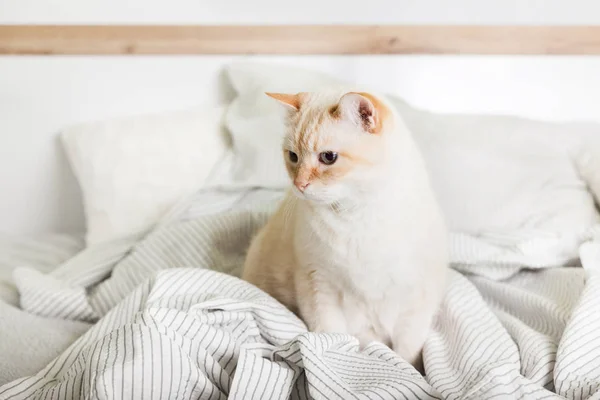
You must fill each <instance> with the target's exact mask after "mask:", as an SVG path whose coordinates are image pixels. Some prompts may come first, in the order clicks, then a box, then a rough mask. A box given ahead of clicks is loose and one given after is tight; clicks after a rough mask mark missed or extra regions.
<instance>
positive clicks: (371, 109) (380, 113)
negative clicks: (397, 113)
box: [332, 92, 387, 133]
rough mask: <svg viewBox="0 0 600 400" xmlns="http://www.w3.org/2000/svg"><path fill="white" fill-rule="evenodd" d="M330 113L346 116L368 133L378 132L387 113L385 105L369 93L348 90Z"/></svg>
mask: <svg viewBox="0 0 600 400" xmlns="http://www.w3.org/2000/svg"><path fill="white" fill-rule="evenodd" d="M332 114H333V115H334V116H336V117H341V118H347V119H348V120H350V121H352V122H354V123H355V124H357V125H359V126H361V127H362V128H363V129H364V130H365V131H366V132H368V133H380V132H381V129H382V122H383V118H385V116H386V115H387V107H386V106H385V105H384V104H383V103H382V102H381V101H379V100H378V99H377V98H376V97H375V96H373V95H371V94H369V93H364V92H349V93H346V94H345V95H343V96H342V97H341V98H340V102H339V104H338V106H337V107H336V108H335V109H333V110H332Z"/></svg>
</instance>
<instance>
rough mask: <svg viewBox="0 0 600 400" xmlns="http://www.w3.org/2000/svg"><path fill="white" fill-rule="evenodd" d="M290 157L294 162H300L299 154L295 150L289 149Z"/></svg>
mask: <svg viewBox="0 0 600 400" xmlns="http://www.w3.org/2000/svg"><path fill="white" fill-rule="evenodd" d="M288 157H289V158H290V161H291V162H293V163H294V164H295V163H297V162H298V154H296V153H294V152H293V151H288Z"/></svg>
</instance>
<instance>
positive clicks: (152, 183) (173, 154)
mask: <svg viewBox="0 0 600 400" xmlns="http://www.w3.org/2000/svg"><path fill="white" fill-rule="evenodd" d="M224 111H225V108H224V107H214V108H213V107H211V108H203V109H199V110H187V111H179V112H172V113H164V114H155V115H146V116H137V117H128V118H122V119H117V120H111V121H105V122H97V123H90V124H83V125H79V126H73V127H71V128H68V129H66V130H65V131H64V132H62V134H61V137H62V142H63V145H64V148H65V150H66V153H67V157H68V159H69V162H70V164H71V167H72V169H73V171H74V173H75V176H76V177H77V180H78V181H79V185H80V186H81V189H82V193H83V203H84V209H85V216H86V223H87V234H86V241H87V243H88V245H89V244H94V243H98V242H103V241H107V240H111V239H115V238H117V237H121V236H126V235H130V234H135V233H138V232H140V231H144V230H147V229H149V228H150V227H152V226H153V225H154V224H155V223H156V222H157V220H158V219H159V218H160V217H161V216H162V215H163V214H164V213H165V212H166V211H167V210H168V209H169V208H170V207H171V206H172V205H173V204H174V203H175V202H176V201H177V200H178V199H179V198H181V197H182V196H186V195H189V194H191V193H193V192H194V191H195V190H197V189H198V188H199V187H201V186H202V185H203V183H204V182H205V181H206V179H207V178H208V177H209V175H210V173H211V170H212V169H213V167H214V166H215V164H216V163H217V161H218V160H219V159H220V157H222V155H223V154H224V153H225V152H226V150H227V148H228V145H227V137H226V135H225V133H224V127H223V123H222V118H223V115H224Z"/></svg>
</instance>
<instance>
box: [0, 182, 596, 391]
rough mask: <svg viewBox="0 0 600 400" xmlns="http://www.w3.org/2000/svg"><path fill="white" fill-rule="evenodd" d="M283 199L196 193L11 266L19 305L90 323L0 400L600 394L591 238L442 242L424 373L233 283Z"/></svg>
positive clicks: (258, 193) (253, 192)
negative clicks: (166, 210)
mask: <svg viewBox="0 0 600 400" xmlns="http://www.w3.org/2000/svg"><path fill="white" fill-rule="evenodd" d="M280 198H281V193H280V192H278V191H276V190H267V189H256V188H254V189H247V188H246V189H214V190H207V191H203V192H200V193H199V194H197V195H196V196H195V197H194V199H192V201H191V202H188V203H187V204H185V205H182V206H181V207H179V209H178V210H176V212H174V213H172V214H171V215H170V216H168V217H167V218H166V219H165V221H163V222H162V223H161V224H159V226H157V227H156V228H155V229H154V230H153V231H152V232H150V233H149V234H147V235H144V236H143V237H132V238H126V239H123V240H120V241H118V242H113V243H109V244H105V245H101V246H96V247H93V248H89V249H87V250H85V251H83V252H81V253H80V254H79V255H78V256H76V257H75V258H73V259H71V260H69V261H68V262H66V263H65V264H63V265H62V266H61V267H59V268H58V269H56V270H55V271H53V272H52V273H50V274H47V275H44V274H41V273H39V272H37V271H34V270H29V269H25V268H21V269H19V270H17V271H16V273H15V282H16V284H17V286H18V288H19V291H20V293H21V303H22V307H24V308H25V309H26V310H28V311H30V312H32V313H35V314H39V315H43V316H49V317H55V318H62V319H73V320H82V321H90V322H95V324H94V326H93V327H92V328H90V330H89V331H87V332H86V333H85V334H83V335H82V336H81V337H80V338H79V339H78V340H77V341H76V342H75V343H73V345H72V346H70V347H69V348H68V349H67V350H66V351H65V352H64V353H63V354H61V355H60V356H59V357H57V358H56V359H55V360H53V361H52V362H51V363H50V364H49V365H47V366H46V367H45V368H44V369H42V370H41V371H40V372H39V373H37V374H35V375H33V376H28V377H24V378H21V379H19V380H16V381H13V382H11V383H8V384H6V385H4V386H2V387H0V399H30V398H37V399H72V398H94V399H226V398H231V399H288V398H291V399H313V398H314V399H373V400H374V399H517V398H524V399H541V398H544V399H551V398H552V399H554V398H556V399H559V398H568V399H599V398H600V333H599V332H600V234H599V232H600V230H598V229H593V230H591V231H590V232H586V233H585V234H577V235H566V234H563V235H559V234H548V233H543V232H519V233H510V234H507V233H497V232H496V233H490V234H483V235H479V236H477V237H475V236H468V235H463V234H453V235H451V254H452V267H453V270H452V272H451V279H450V281H449V284H448V288H447V293H446V296H445V298H444V301H443V304H442V306H441V308H440V310H439V313H438V315H437V317H436V320H435V324H434V326H433V327H432V331H431V333H430V335H429V337H428V338H427V341H426V343H425V348H424V363H425V371H426V376H421V375H420V374H419V373H417V372H416V371H415V370H414V369H413V368H412V367H411V366H410V365H409V364H408V363H406V362H405V361H404V360H402V359H400V358H399V357H398V356H396V355H395V354H394V353H393V352H392V351H391V350H390V349H389V348H387V347H385V346H384V345H382V344H379V343H373V344H371V345H370V346H368V347H367V348H365V349H363V350H359V348H358V342H357V341H356V339H354V338H352V337H350V336H347V335H341V334H314V333H310V332H307V330H306V327H305V325H304V324H303V323H302V321H300V320H299V319H298V318H296V317H295V316H294V314H292V313H290V312H289V311H288V310H287V309H285V308H284V307H283V306H282V305H280V304H279V303H277V302H276V301H275V300H274V299H272V298H271V297H269V296H268V295H266V294H265V293H263V292H261V291H260V290H258V289H257V288H255V287H253V286H252V285H250V284H248V283H246V282H243V281H241V280H240V279H238V278H236V275H237V276H239V273H240V267H241V265H242V263H243V259H244V253H245V250H246V248H247V246H248V244H249V241H250V239H251V238H252V236H253V235H254V234H255V233H256V231H257V230H258V229H259V228H260V227H261V226H262V225H263V224H264V223H265V221H266V219H267V218H268V215H269V213H270V212H271V211H272V210H273V208H274V207H275V206H276V204H277V202H278V201H279V199H280ZM582 266H583V268H582Z"/></svg>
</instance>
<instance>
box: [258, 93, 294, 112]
mask: <svg viewBox="0 0 600 400" xmlns="http://www.w3.org/2000/svg"><path fill="white" fill-rule="evenodd" d="M265 94H266V95H267V96H269V97H272V98H274V99H275V100H277V101H279V102H280V103H282V104H284V105H286V106H288V107H291V108H293V109H295V110H299V109H300V103H301V96H300V93H296V94H288V93H265Z"/></svg>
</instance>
